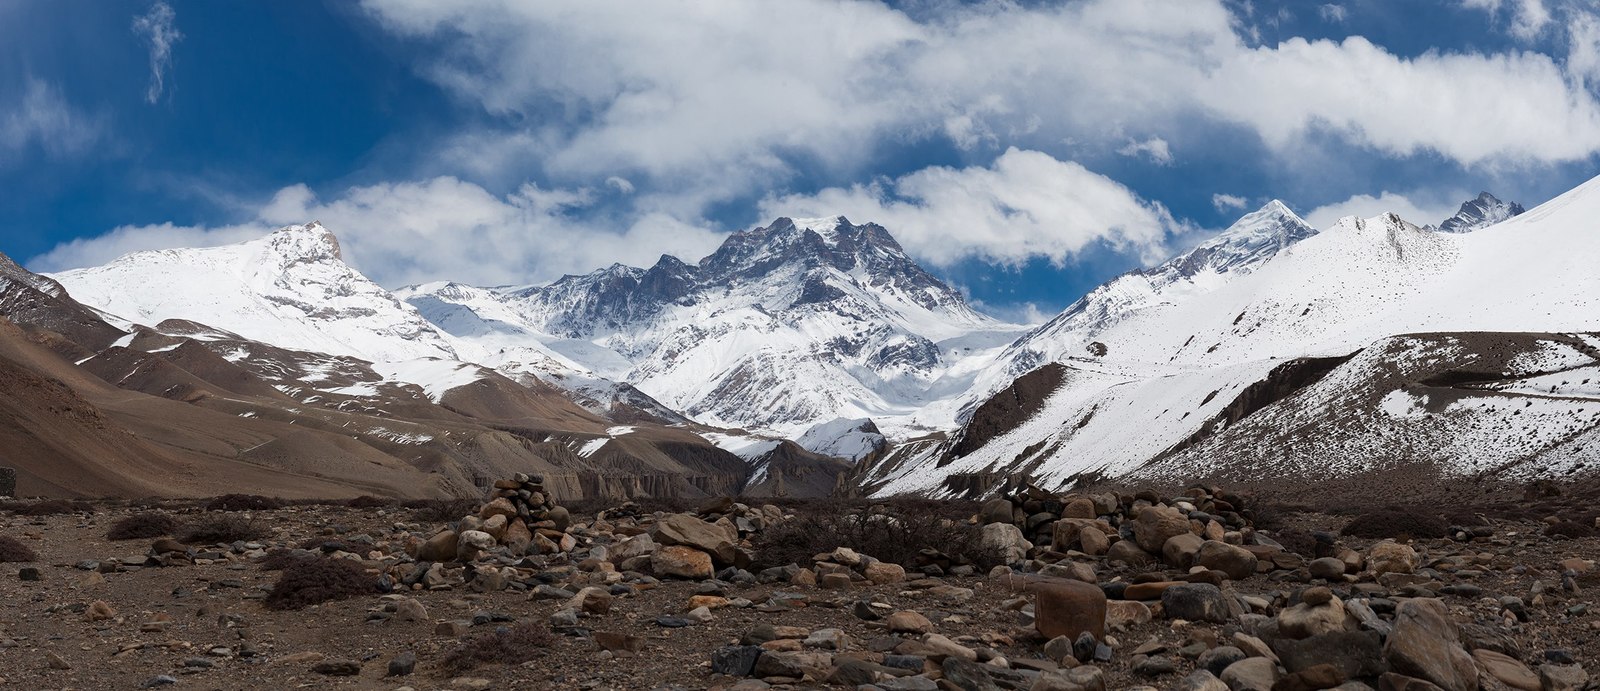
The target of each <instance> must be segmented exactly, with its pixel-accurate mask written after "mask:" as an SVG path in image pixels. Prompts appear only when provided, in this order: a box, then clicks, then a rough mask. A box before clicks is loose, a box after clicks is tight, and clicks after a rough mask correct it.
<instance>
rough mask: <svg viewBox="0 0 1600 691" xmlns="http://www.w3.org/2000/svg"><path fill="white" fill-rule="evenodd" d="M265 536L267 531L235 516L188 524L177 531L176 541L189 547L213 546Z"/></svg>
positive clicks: (207, 519)
mask: <svg viewBox="0 0 1600 691" xmlns="http://www.w3.org/2000/svg"><path fill="white" fill-rule="evenodd" d="M266 536H267V529H266V528H265V527H264V526H262V525H261V524H260V523H257V522H256V521H247V520H245V519H243V518H239V517H237V516H224V517H222V518H215V519H211V518H206V519H202V520H200V521H198V522H195V523H190V524H189V525H187V526H184V527H183V529H182V530H179V531H178V536H177V537H178V541H179V542H183V543H185V544H190V545H215V544H221V543H228V542H248V541H250V540H259V539H261V538H264V537H266Z"/></svg>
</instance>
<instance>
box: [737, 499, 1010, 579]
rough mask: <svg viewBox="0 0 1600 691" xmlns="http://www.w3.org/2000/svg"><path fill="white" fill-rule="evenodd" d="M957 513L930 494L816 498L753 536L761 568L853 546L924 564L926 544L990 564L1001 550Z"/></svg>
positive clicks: (954, 557) (961, 559) (958, 558)
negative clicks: (985, 543)
mask: <svg viewBox="0 0 1600 691" xmlns="http://www.w3.org/2000/svg"><path fill="white" fill-rule="evenodd" d="M952 513H955V510H954V509H952V508H951V507H950V506H949V505H948V504H946V503H944V502H937V501H932V500H927V499H896V500H892V501H889V502H887V503H882V504H872V505H858V506H852V505H851V504H850V503H848V502H843V501H825V502H816V503H815V504H813V505H811V506H809V507H807V508H800V509H797V510H796V512H795V517H794V518H792V519H789V520H784V521H780V522H778V523H776V524H774V525H769V526H767V528H766V530H764V531H762V532H761V533H760V534H759V535H758V536H757V538H756V539H755V541H754V546H755V552H756V554H755V564H754V566H756V567H757V568H769V567H774V566H785V565H788V564H800V565H802V566H803V565H806V564H809V563H811V560H812V557H813V556H815V555H818V554H823V553H827V552H832V551H833V550H834V549H836V548H838V547H849V548H850V549H853V550H855V551H856V552H859V553H861V554H865V555H868V556H871V557H875V558H877V559H879V560H881V561H885V562H889V563H892V564H901V565H904V566H911V567H916V566H919V565H921V564H923V563H924V562H925V561H926V559H925V554H924V550H933V551H936V552H938V553H940V554H942V555H944V556H945V557H948V558H949V561H950V563H954V564H972V565H975V566H978V567H981V568H985V569H986V568H989V567H991V566H994V565H996V564H999V563H1001V562H1002V561H1003V560H1002V559H1001V558H1000V556H999V555H996V554H992V553H990V551H989V550H986V549H984V548H983V547H982V546H981V545H980V535H981V530H982V529H981V528H980V527H979V526H976V525H973V524H971V523H969V522H967V521H966V520H965V517H964V514H965V511H962V512H961V514H963V515H962V517H959V518H958V517H952V516H951V515H950V514H952Z"/></svg>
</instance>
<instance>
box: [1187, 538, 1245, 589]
mask: <svg viewBox="0 0 1600 691" xmlns="http://www.w3.org/2000/svg"><path fill="white" fill-rule="evenodd" d="M1195 563H1196V564H1199V565H1201V566H1204V567H1206V568H1208V569H1211V570H1212V571H1221V572H1222V573H1225V574H1228V578H1232V579H1233V580H1236V581H1238V580H1243V579H1246V578H1249V577H1251V576H1254V575H1255V573H1256V555H1254V554H1251V553H1250V551H1249V550H1247V549H1244V548H1243V547H1235V546H1233V545H1230V544H1227V543H1225V542H1218V541H1216V540H1207V541H1206V542H1205V544H1203V545H1201V546H1200V551H1199V553H1198V554H1196V555H1195Z"/></svg>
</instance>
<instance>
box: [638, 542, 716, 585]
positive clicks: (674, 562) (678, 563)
mask: <svg viewBox="0 0 1600 691" xmlns="http://www.w3.org/2000/svg"><path fill="white" fill-rule="evenodd" d="M650 570H651V571H652V572H653V573H655V575H657V576H671V577H676V578H693V579H706V578H710V577H711V574H712V569H711V555H709V554H706V553H705V552H702V551H700V550H697V549H695V548H693V547H684V546H682V545H670V546H667V547H662V548H661V549H658V550H656V551H655V553H654V554H651V555H650Z"/></svg>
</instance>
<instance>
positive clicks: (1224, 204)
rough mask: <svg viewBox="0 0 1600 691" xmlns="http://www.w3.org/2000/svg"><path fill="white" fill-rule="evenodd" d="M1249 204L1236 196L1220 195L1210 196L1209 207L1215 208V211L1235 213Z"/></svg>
mask: <svg viewBox="0 0 1600 691" xmlns="http://www.w3.org/2000/svg"><path fill="white" fill-rule="evenodd" d="M1249 203H1250V201H1249V200H1247V199H1245V198H1244V197H1240V196H1238V195H1233V194H1221V193H1218V194H1213V195H1211V205H1212V206H1214V207H1216V208H1217V211H1230V210H1234V211H1236V210H1239V209H1243V208H1244V207H1245V205H1246V204H1249Z"/></svg>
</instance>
